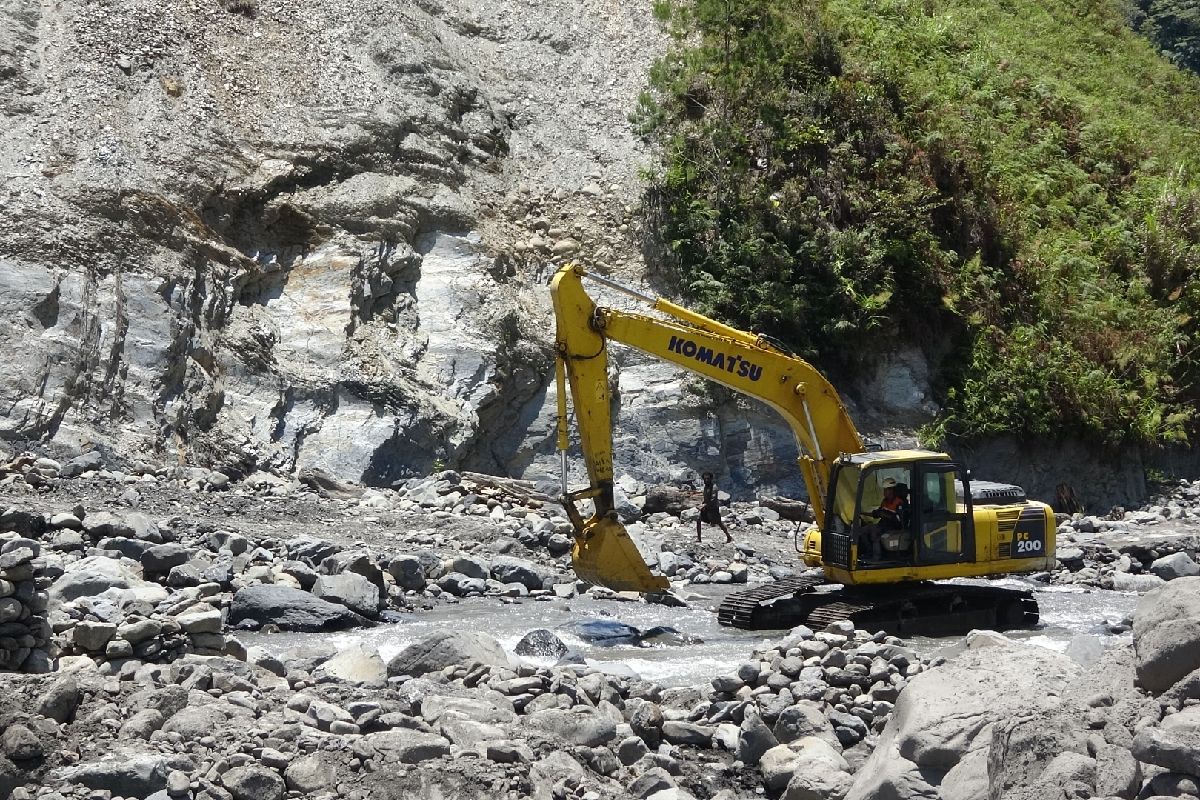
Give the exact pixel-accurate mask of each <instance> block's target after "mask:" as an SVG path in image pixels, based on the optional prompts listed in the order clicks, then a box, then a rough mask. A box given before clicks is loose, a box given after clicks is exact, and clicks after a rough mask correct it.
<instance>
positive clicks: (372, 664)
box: [321, 645, 387, 684]
mask: <svg viewBox="0 0 1200 800" xmlns="http://www.w3.org/2000/svg"><path fill="white" fill-rule="evenodd" d="M321 671H322V672H323V673H325V674H326V675H328V676H330V677H332V678H337V679H338V680H343V681H349V682H351V683H367V684H383V683H384V682H386V681H387V667H386V666H385V665H384V663H383V659H382V658H380V657H379V654H378V653H376V652H375V651H374V650H370V649H368V648H367V647H365V646H363V645H353V646H351V647H347V648H346V649H344V650H341V651H340V652H339V653H338V654H337V655H335V656H334V657H333V658H331V659H329V660H328V661H326V662H325V663H324V664H322V665H321Z"/></svg>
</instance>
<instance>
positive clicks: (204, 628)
mask: <svg viewBox="0 0 1200 800" xmlns="http://www.w3.org/2000/svg"><path fill="white" fill-rule="evenodd" d="M175 621H176V622H178V623H179V627H180V628H182V629H183V632H184V633H187V634H193V633H220V632H221V612H220V611H217V610H216V609H203V610H197V609H195V608H190V609H188V610H187V612H186V613H183V614H180V615H179V616H177V617H176V618H175Z"/></svg>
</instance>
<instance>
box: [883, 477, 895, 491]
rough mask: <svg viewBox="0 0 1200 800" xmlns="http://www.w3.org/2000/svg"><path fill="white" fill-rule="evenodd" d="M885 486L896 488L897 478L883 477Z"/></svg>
mask: <svg viewBox="0 0 1200 800" xmlns="http://www.w3.org/2000/svg"><path fill="white" fill-rule="evenodd" d="M883 488H885V489H895V488H896V479H895V478H884V479H883Z"/></svg>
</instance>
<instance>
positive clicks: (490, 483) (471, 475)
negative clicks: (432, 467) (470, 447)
mask: <svg viewBox="0 0 1200 800" xmlns="http://www.w3.org/2000/svg"><path fill="white" fill-rule="evenodd" d="M458 475H459V477H460V478H462V481H463V483H470V484H472V485H473V486H476V487H485V488H488V489H495V490H497V491H500V492H505V493H507V494H510V495H512V496H514V497H520V498H523V499H525V500H540V501H542V502H543V503H553V502H557V498H554V497H551V496H550V495H548V494H546V493H545V492H541V491H538V488H537V486H536V485H535V484H534V482H533V481H523V480H520V479H518V478H505V477H502V476H500V475H487V474H484V473H482V472H460V473H458Z"/></svg>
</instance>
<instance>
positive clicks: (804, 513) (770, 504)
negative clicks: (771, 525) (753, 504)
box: [758, 497, 813, 522]
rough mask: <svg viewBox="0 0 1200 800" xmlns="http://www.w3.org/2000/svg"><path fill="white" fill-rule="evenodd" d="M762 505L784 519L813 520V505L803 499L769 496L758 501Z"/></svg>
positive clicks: (796, 520)
mask: <svg viewBox="0 0 1200 800" xmlns="http://www.w3.org/2000/svg"><path fill="white" fill-rule="evenodd" d="M758 504H759V505H760V506H763V507H764V508H769V509H771V510H772V511H774V512H775V513H776V514H778V515H779V516H780V517H782V518H783V519H788V520H791V521H793V522H812V521H813V513H812V507H811V506H810V505H809V504H808V503H806V502H804V501H803V500H793V499H791V498H790V497H767V498H762V499H760V500H759V501H758Z"/></svg>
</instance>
